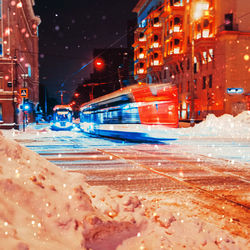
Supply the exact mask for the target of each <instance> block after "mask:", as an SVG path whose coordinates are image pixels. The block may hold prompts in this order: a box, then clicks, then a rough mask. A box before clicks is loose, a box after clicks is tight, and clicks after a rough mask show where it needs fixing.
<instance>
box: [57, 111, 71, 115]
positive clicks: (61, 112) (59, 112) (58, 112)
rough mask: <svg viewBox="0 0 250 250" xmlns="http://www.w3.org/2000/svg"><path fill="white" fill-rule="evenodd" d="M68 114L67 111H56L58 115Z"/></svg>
mask: <svg viewBox="0 0 250 250" xmlns="http://www.w3.org/2000/svg"><path fill="white" fill-rule="evenodd" d="M68 113H69V112H68V111H57V114H58V115H67V114H68Z"/></svg>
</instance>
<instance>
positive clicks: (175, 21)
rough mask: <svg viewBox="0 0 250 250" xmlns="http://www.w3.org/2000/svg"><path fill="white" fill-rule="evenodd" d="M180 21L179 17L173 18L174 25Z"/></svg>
mask: <svg viewBox="0 0 250 250" xmlns="http://www.w3.org/2000/svg"><path fill="white" fill-rule="evenodd" d="M180 22H181V19H180V18H179V17H175V18H174V25H178V24H179V23H180Z"/></svg>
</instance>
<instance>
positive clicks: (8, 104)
mask: <svg viewBox="0 0 250 250" xmlns="http://www.w3.org/2000/svg"><path fill="white" fill-rule="evenodd" d="M34 4H35V3H34V0H17V1H9V0H0V128H13V127H18V125H19V124H20V123H22V120H23V115H24V112H23V110H22V109H21V105H22V103H23V102H25V103H26V104H27V105H28V106H29V108H27V110H26V111H25V112H26V114H25V116H26V117H27V118H28V119H29V120H30V121H33V119H34V110H35V108H36V106H37V105H38V102H39V72H38V25H39V24H40V18H39V17H37V16H35V14H34V12H33V5H34Z"/></svg>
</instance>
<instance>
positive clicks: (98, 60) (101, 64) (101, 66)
mask: <svg viewBox="0 0 250 250" xmlns="http://www.w3.org/2000/svg"><path fill="white" fill-rule="evenodd" d="M94 67H95V69H96V70H103V69H104V61H103V59H102V58H96V59H95V61H94Z"/></svg>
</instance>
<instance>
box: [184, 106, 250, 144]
mask: <svg viewBox="0 0 250 250" xmlns="http://www.w3.org/2000/svg"><path fill="white" fill-rule="evenodd" d="M182 132H183V134H185V135H187V134H189V136H190V137H199V136H202V137H220V138H245V139H249V140H250V111H244V112H242V113H241V114H239V115H238V116H235V117H234V116H232V115H229V114H224V115H222V116H220V117H216V116H215V115H214V114H209V115H208V116H207V117H206V119H205V120H204V121H203V122H201V123H199V124H196V125H195V126H194V127H193V128H185V129H182Z"/></svg>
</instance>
